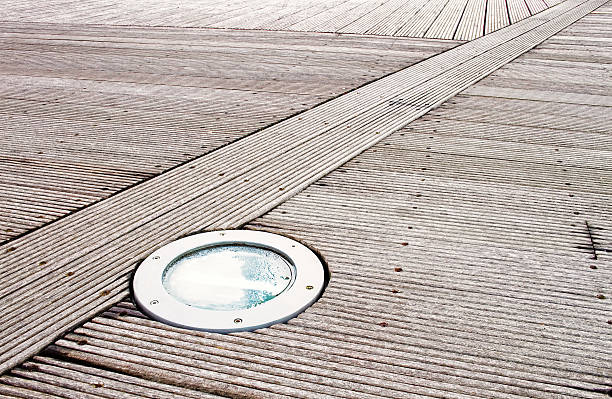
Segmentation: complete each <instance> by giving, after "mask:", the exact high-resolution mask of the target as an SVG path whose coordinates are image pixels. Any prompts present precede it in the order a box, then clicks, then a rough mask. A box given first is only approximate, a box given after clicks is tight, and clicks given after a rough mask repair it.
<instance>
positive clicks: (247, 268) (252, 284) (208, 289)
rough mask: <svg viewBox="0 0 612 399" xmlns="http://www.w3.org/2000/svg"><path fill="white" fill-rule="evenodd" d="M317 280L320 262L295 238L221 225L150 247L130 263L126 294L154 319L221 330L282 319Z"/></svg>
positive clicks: (309, 296)
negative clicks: (130, 290) (133, 264)
mask: <svg viewBox="0 0 612 399" xmlns="http://www.w3.org/2000/svg"><path fill="white" fill-rule="evenodd" d="M324 286H325V268H324V266H323V264H322V263H321V261H320V260H319V258H318V257H317V256H316V255H315V254H314V253H313V252H312V251H311V250H310V249H308V248H307V247H306V246H304V245H302V244H300V243H299V242H297V241H294V240H292V239H290V238H287V237H284V236H280V235H277V234H272V233H267V232H262V231H252V230H225V231H214V232H208V233H202V234H196V235H193V236H189V237H185V238H182V239H180V240H177V241H174V242H171V243H170V244H167V245H165V246H163V247H162V248H160V249H158V250H157V251H155V252H153V253H152V254H151V255H149V256H148V257H147V258H146V259H145V260H144V261H143V262H142V264H141V265H140V266H139V267H138V269H137V270H136V273H135V275H134V282H133V291H134V292H133V294H134V299H135V300H136V303H137V304H138V306H139V307H140V308H141V309H142V310H143V311H144V312H145V313H147V314H148V315H149V316H151V317H152V318H154V319H156V320H159V321H162V322H164V323H167V324H171V325H174V326H179V327H185V328H190V329H196V330H204V331H212V332H221V333H228V332H235V331H245V330H255V329H258V328H263V327H267V326H270V325H272V324H276V323H282V322H285V321H287V320H289V319H291V318H293V317H295V316H296V315H298V314H299V313H301V312H303V311H304V310H305V309H306V308H307V307H309V306H310V305H312V303H314V302H315V301H316V300H317V299H318V297H319V296H320V295H321V292H322V291H323V288H324Z"/></svg>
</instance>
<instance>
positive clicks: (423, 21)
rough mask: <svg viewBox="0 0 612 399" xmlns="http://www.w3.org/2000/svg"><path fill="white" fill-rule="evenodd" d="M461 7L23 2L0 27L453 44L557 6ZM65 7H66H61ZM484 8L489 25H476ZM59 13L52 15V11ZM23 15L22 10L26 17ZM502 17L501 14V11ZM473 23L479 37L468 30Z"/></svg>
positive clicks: (359, 2) (404, 1)
mask: <svg viewBox="0 0 612 399" xmlns="http://www.w3.org/2000/svg"><path fill="white" fill-rule="evenodd" d="M466 2H467V0H432V1H424V0H334V1H329V0H327V1H321V0H310V1H303V0H300V1H298V0H286V1H277V0H274V1H265V2H256V3H253V2H248V1H245V0H232V1H226V2H223V3H219V2H216V1H214V0H201V1H197V2H196V1H185V2H181V4H177V5H175V3H173V2H169V1H167V0H159V1H154V2H143V1H134V0H132V1H129V2H119V3H115V2H113V1H111V0H87V1H82V2H70V3H67V2H65V1H64V0H50V1H48V2H45V3H44V4H40V3H37V2H34V1H33V0H26V1H25V2H19V3H17V2H8V3H7V4H6V6H5V7H4V9H3V10H2V14H0V20H4V21H21V22H48V23H52V22H61V23H73V24H115V25H130V26H135V25H138V26H160V27H161V26H164V27H165V26H184V27H214V28H236V29H265V30H291V31H305V32H309V31H314V32H339V33H361V34H368V35H390V36H410V37H423V35H425V34H426V33H427V36H426V37H432V38H437V39H452V38H453V35H454V33H455V30H456V29H457V26H460V25H462V26H463V28H462V33H461V36H462V37H465V38H466V39H468V40H469V39H472V38H476V37H480V36H482V35H484V34H485V33H489V32H491V31H493V30H496V29H500V28H502V27H504V26H506V25H508V24H509V23H515V22H517V21H519V20H521V19H523V18H526V17H528V16H531V15H534V14H537V13H539V12H542V11H543V10H545V9H547V8H549V7H552V6H554V5H556V4H558V3H560V2H561V0H547V1H546V2H545V1H544V0H489V1H481V2H480V4H473V5H472V6H471V7H468V8H466V7H465V5H466ZM65 3H66V4H70V6H66V5H65ZM481 6H482V7H486V8H487V10H488V11H487V15H488V18H487V22H486V24H485V20H484V17H482V18H481V13H482V10H481ZM59 9H62V10H64V11H63V12H62V13H61V15H55V14H54V13H56V12H57V10H59ZM24 10H28V12H27V13H25V12H24ZM506 10H507V11H506ZM474 20H477V21H479V22H478V24H479V29H469V32H466V31H465V30H466V29H467V26H471V25H472V24H473V23H474Z"/></svg>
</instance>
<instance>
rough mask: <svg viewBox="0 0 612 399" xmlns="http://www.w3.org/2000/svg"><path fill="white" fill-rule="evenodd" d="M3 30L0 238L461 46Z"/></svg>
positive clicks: (292, 36)
mask: <svg viewBox="0 0 612 399" xmlns="http://www.w3.org/2000/svg"><path fill="white" fill-rule="evenodd" d="M0 38H1V39H0V40H1V43H2V44H1V45H0V56H1V57H0V87H2V89H1V90H0V118H1V119H2V121H3V124H2V126H1V127H0V147H2V148H4V149H5V151H3V152H2V156H1V158H0V187H1V189H2V202H0V242H3V241H7V240H9V239H10V238H12V237H15V236H18V235H20V234H24V233H26V232H27V231H30V230H32V229H35V228H38V227H40V226H41V225H43V224H45V223H49V222H52V221H54V220H56V219H57V218H59V217H62V216H65V215H66V214H69V213H71V212H74V211H75V210H77V209H79V208H82V207H84V206H87V205H90V204H91V203H93V202H95V201H98V200H101V199H104V198H107V197H109V196H110V195H112V194H113V193H115V192H117V191H120V190H123V189H125V188H127V187H129V186H131V185H133V184H137V183H138V182H141V181H143V180H145V179H148V178H151V177H153V176H155V175H158V174H159V173H161V172H162V171H164V170H167V169H169V168H171V167H174V166H176V165H177V164H180V163H183V162H186V161H188V160H190V159H193V158H194V157H197V156H201V155H202V154H205V153H207V152H210V151H212V150H214V149H216V148H218V147H220V146H222V145H225V144H228V143H230V142H232V141H234V140H236V139H238V138H240V137H243V136H244V135H246V134H248V133H251V132H253V131H255V130H258V129H260V128H263V127H265V126H267V125H270V124H272V123H274V122H276V121H278V120H281V119H284V118H286V117H289V116H291V115H293V114H296V113H298V112H301V111H303V110H305V109H308V108H311V107H312V106H314V105H316V104H318V103H320V102H322V101H325V100H328V99H330V98H333V97H336V96H338V95H339V94H340V93H343V92H345V91H347V90H349V89H351V88H353V87H356V86H360V85H362V84H365V83H367V82H368V81H371V80H372V79H375V78H379V77H381V76H383V75H385V74H388V73H391V72H395V71H397V70H398V69H401V68H404V67H407V66H410V65H411V64H413V63H415V62H417V61H420V60H422V59H424V58H427V57H430V56H432V55H435V54H437V53H439V52H441V51H444V50H447V49H449V48H451V47H453V46H454V45H456V44H457V43H456V42H442V41H438V40H420V39H404V40H399V41H398V40H394V39H391V38H376V39H374V40H370V39H369V38H365V37H359V36H351V37H342V38H341V37H337V36H334V35H330V34H313V33H289V32H261V33H257V34H254V33H252V32H250V33H249V32H245V31H219V30H210V29H197V30H195V29H182V28H175V29H159V28H158V29H156V28H126V27H111V26H107V27H95V28H94V27H89V26H85V25H71V26H70V29H69V31H66V26H64V25H59V24H15V23H12V24H9V23H4V24H2V23H0ZM382 60H384V62H382ZM264 64H265V65H264Z"/></svg>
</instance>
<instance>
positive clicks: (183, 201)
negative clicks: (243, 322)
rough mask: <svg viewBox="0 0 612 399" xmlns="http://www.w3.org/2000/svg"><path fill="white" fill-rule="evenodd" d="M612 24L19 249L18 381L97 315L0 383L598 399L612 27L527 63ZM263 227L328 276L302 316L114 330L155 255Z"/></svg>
mask: <svg viewBox="0 0 612 399" xmlns="http://www.w3.org/2000/svg"><path fill="white" fill-rule="evenodd" d="M603 3H604V2H603V1H601V2H597V1H587V2H581V1H575V0H568V1H567V2H565V3H563V4H562V5H560V6H559V7H556V8H554V9H551V10H549V12H543V13H542V14H541V19H540V18H539V19H537V20H525V21H523V22H524V23H517V24H516V25H514V26H513V27H512V28H511V29H509V30H506V31H499V32H496V33H493V34H491V35H488V36H486V37H484V38H482V39H479V40H476V41H473V42H470V43H468V44H466V45H463V46H461V47H457V48H455V49H453V50H449V51H447V52H446V53H443V54H441V55H439V56H436V57H433V58H430V59H429V60H426V61H424V62H422V63H420V64H417V65H415V66H413V67H411V68H408V69H406V70H405V71H402V72H399V73H396V74H393V75H390V76H388V77H386V78H384V79H381V80H380V81H377V82H375V83H372V84H370V85H368V86H365V87H363V88H360V89H358V90H355V91H353V92H351V93H348V94H346V95H345V96H342V97H340V98H338V99H335V100H333V101H330V102H328V103H326V104H323V105H320V106H319V107H316V108H314V109H312V110H310V111H307V112H304V113H302V114H300V115H298V116H296V117H294V118H291V119H288V120H287V121H284V122H282V123H280V124H278V125H275V126H272V127H270V128H268V129H265V130H262V131H261V132H258V133H257V134H254V135H251V136H249V137H246V138H244V139H242V140H239V141H237V142H235V143H233V144H231V145H229V146H226V147H223V148H221V149H218V150H216V151H214V152H212V153H211V154H209V155H207V156H206V157H202V158H201V159H198V160H194V161H192V162H190V163H188V164H186V165H184V166H181V167H179V168H176V169H174V170H172V171H169V172H167V173H165V174H163V175H161V176H159V177H157V178H155V179H151V180H149V181H148V182H146V183H143V184H141V185H138V186H135V187H134V188H132V189H130V190H126V191H125V192H123V193H121V194H119V195H116V196H113V197H111V198H110V199H108V200H106V201H102V202H100V203H98V204H95V205H93V206H90V207H87V208H85V209H84V210H83V211H80V212H77V213H75V214H74V215H71V216H69V217H66V218H64V219H62V220H60V221H58V222H56V223H53V224H51V225H49V226H46V227H45V228H41V229H39V230H36V231H35V232H33V233H31V234H28V235H26V236H24V237H22V238H20V239H17V240H15V241H14V242H13V243H11V246H8V245H5V246H3V247H1V248H0V249H1V250H2V254H1V255H0V256H2V265H3V266H4V265H11V267H10V268H9V267H3V269H2V273H3V274H2V287H1V289H2V295H3V299H4V301H3V303H2V319H1V321H2V323H3V327H4V328H3V330H2V336H0V339H1V341H0V342H1V344H2V358H1V359H2V362H3V363H2V364H3V367H5V368H6V367H9V366H14V365H16V364H18V363H21V362H22V361H23V360H24V359H25V358H26V357H29V356H30V355H34V354H35V353H37V352H38V351H39V350H40V349H42V348H43V347H44V346H46V344H47V343H49V342H51V341H52V340H54V339H55V337H57V336H58V335H59V334H62V333H63V332H64V331H66V330H67V329H68V328H70V327H72V326H74V325H75V324H77V323H80V322H83V321H85V320H87V319H88V318H90V317H92V316H94V315H97V316H96V317H94V318H93V319H91V320H90V321H88V322H86V323H85V324H84V325H82V326H81V327H79V328H77V329H76V330H74V331H73V332H71V333H69V334H67V335H65V336H64V337H63V338H62V339H60V340H57V341H55V342H54V344H53V345H52V346H50V347H47V348H46V350H44V351H43V353H42V354H40V355H39V356H37V357H35V358H33V359H31V360H30V361H28V362H26V363H24V364H22V365H21V366H19V367H17V368H14V369H12V370H11V371H10V372H8V373H6V374H4V375H3V376H2V377H0V381H1V382H2V385H0V393H2V394H6V395H7V397H11V396H13V397H41V396H42V393H46V394H51V395H54V396H55V397H70V398H72V397H87V398H90V397H91V398H94V397H133V395H142V396H144V397H147V396H146V395H149V396H152V395H154V394H153V391H154V390H157V389H158V390H160V391H163V392H168V393H171V394H175V395H177V396H179V397H193V396H194V395H196V394H199V393H200V392H206V393H207V394H212V395H221V396H232V397H266V398H267V397H270V398H273V397H286V396H293V397H316V398H323V397H330V398H333V397H335V398H338V397H344V398H352V397H364V398H368V397H371V398H380V397H389V398H397V397H406V398H410V397H444V398H447V397H453V398H468V397H470V398H473V397H481V398H517V397H536V398H565V397H577V398H598V397H602V395H605V394H606V392H608V390H609V388H610V380H609V376H610V373H609V372H610V362H609V357H610V354H611V352H612V347H611V345H610V340H609V337H610V328H611V326H610V322H611V321H610V320H609V309H610V305H609V303H610V302H609V301H610V299H609V298H610V294H611V293H610V292H609V284H608V282H609V281H610V271H609V265H610V262H611V261H610V243H611V236H610V228H611V227H612V226H610V223H609V220H608V219H609V218H607V217H606V216H607V215H609V214H610V203H611V201H610V196H611V195H612V186H611V185H610V180H611V179H610V177H611V176H610V175H611V174H612V173H611V171H610V166H609V165H610V162H609V159H610V157H611V154H610V151H609V150H608V149H607V148H606V147H605V144H606V143H607V142H608V141H609V134H608V133H609V123H610V122H609V118H607V117H606V115H609V108H610V106H611V104H610V90H609V87H610V86H609V85H610V80H609V79H608V80H606V79H605V77H606V76H609V67H608V66H607V65H606V64H605V63H602V62H601V61H600V57H601V56H602V55H605V54H607V53H609V51H608V50H607V49H608V48H609V42H608V41H606V39H605V38H606V37H609V32H610V24H609V20H610V15H611V13H610V6H609V5H607V6H604V7H602V8H600V9H599V12H596V13H593V14H591V15H589V16H588V17H585V18H584V19H582V20H581V21H580V22H578V23H577V24H575V25H573V26H571V27H570V28H568V29H565V30H564V31H562V32H561V33H560V34H558V35H556V36H554V37H552V38H551V39H550V40H548V41H545V42H544V44H542V45H541V46H538V47H537V48H535V49H534V50H532V51H528V50H529V49H531V48H532V47H533V46H535V45H537V44H538V43H540V42H541V41H543V40H545V39H546V38H547V37H549V36H551V35H553V34H555V33H556V32H558V31H559V30H561V29H563V28H565V27H566V26H567V25H569V24H571V23H572V22H574V21H575V20H576V19H579V18H581V17H582V16H583V15H585V14H587V13H589V12H591V11H592V10H593V9H595V8H597V7H598V6H599V5H601V4H603ZM547 21H548V22H547ZM594 26H596V27H598V30H597V32H598V33H597V34H595V35H593V36H591V35H590V33H588V32H589V29H591V28H593V27H594ZM551 46H552V47H553V48H558V47H563V48H564V50H560V51H558V55H557V57H554V58H551V57H549V53H550V51H549V50H550V48H551ZM584 47H588V50H589V51H585V49H584ZM525 51H528V52H527V53H526V54H524V55H522V56H521V57H520V58H518V59H517V60H514V61H512V60H513V59H514V58H516V57H517V56H519V55H520V54H522V53H524V52H525ZM510 61H512V62H510ZM508 62H510V64H507V63H508ZM504 64H507V65H506V67H503V68H502V69H500V70H498V71H497V72H496V73H494V74H493V75H491V76H490V77H489V78H487V79H485V80H483V81H481V82H480V83H478V84H477V85H475V86H473V84H474V83H475V82H476V81H478V80H480V79H482V78H483V77H484V76H486V75H487V74H489V73H491V72H493V71H495V70H496V69H498V68H500V67H502V66H503V65H504ZM530 65H534V66H537V68H535V69H534V72H533V73H531V74H530V73H527V72H525V69H526V68H527V69H528V70H529V66H530ZM572 74H573V75H572ZM551 76H558V78H559V79H558V80H559V81H561V82H562V83H560V84H558V85H555V86H553V87H551V85H550V79H551ZM572 76H576V78H575V79H572V78H571V77H572ZM578 76H581V77H582V80H579V78H578ZM466 88H467V90H465V89H466ZM458 92H463V93H462V94H460V95H458V96H455V97H454V98H453V99H452V100H450V101H448V102H446V103H445V104H444V105H442V106H441V107H439V108H436V109H433V111H432V108H434V106H435V105H436V104H438V103H442V102H444V101H445V100H446V99H448V98H449V97H453V95H455V94H456V93H458ZM466 110H467V111H466ZM428 111H429V113H427V112H428ZM424 114H425V116H424V117H422V118H420V119H417V118H419V116H423V115H424ZM415 119H416V120H415ZM411 121H412V123H410V122H411ZM408 123H410V124H408ZM407 124H408V126H406V125H407ZM404 126H405V127H404ZM301 127H302V128H304V130H300V129H301ZM402 127H404V128H403V129H401V130H399V131H398V129H400V128H402ZM315 132H317V133H315ZM394 132H395V133H394ZM272 137H273V138H274V140H272V139H271V138H272ZM287 143H293V145H292V146H290V147H287ZM372 146H373V147H372ZM260 148H266V151H268V157H265V158H263V159H261V160H260V163H256V164H253V163H252V160H253V159H254V158H253V154H257V153H259V154H260V153H261V152H258V150H259V149H260ZM368 148H369V150H368ZM364 150H366V151H365V152H363V151H364ZM358 154H361V155H359V156H357V157H355V156H356V155H358ZM352 158H354V159H352ZM351 159H352V160H351ZM248 160H251V161H248ZM348 160H350V162H348V163H346V161H348ZM249 162H251V163H249ZM330 172H331V173H330ZM323 176H325V177H324V178H322V179H321V177H323ZM198 178H200V179H202V180H201V181H198V180H197V179H198ZM177 182H180V184H177ZM314 182H316V183H315V184H312V185H311V183H314ZM308 186H309V187H308ZM306 187H308V188H307V189H305V190H304V188H306ZM185 195H189V196H190V197H189V198H186V197H185ZM279 204H280V206H279ZM136 205H137V206H136ZM269 210H270V212H267V213H266V211H269ZM262 214H263V216H261V217H259V218H257V219H255V220H253V219H254V218H256V217H257V216H260V215H262ZM246 222H250V224H249V225H248V226H247V227H248V228H256V229H266V230H270V231H278V232H281V233H284V234H289V235H291V236H294V237H297V238H299V239H301V240H303V241H305V242H306V243H308V244H309V245H312V246H314V247H315V248H317V249H318V250H319V251H320V252H321V253H322V255H323V256H324V257H325V259H326V260H327V262H328V263H329V266H330V269H331V272H332V279H331V282H330V285H329V287H328V288H327V290H326V291H325V293H324V295H323V297H322V298H321V300H320V301H319V302H317V303H316V304H315V305H314V306H312V307H311V308H309V309H308V310H307V311H306V312H305V313H303V314H302V315H300V317H298V318H296V319H293V320H291V321H290V322H289V323H287V324H282V325H276V326H273V327H271V328H268V329H263V330H259V331H257V332H252V333H240V334H233V335H216V334H207V333H197V332H190V331H185V330H180V329H175V328H172V327H168V326H165V325H163V324H160V323H157V322H153V321H151V320H148V319H147V318H143V317H142V315H140V314H139V313H138V312H137V311H136V310H135V309H134V308H133V306H132V305H130V304H129V303H126V302H123V303H120V304H119V305H117V306H115V307H114V308H112V309H111V310H110V311H108V312H105V313H102V314H98V313H99V311H100V310H101V309H103V308H105V307H106V306H108V305H109V304H111V303H113V302H116V301H117V298H121V297H123V296H125V294H126V288H127V282H128V277H129V273H130V272H131V271H132V269H133V266H134V264H135V261H136V260H137V259H138V258H140V257H142V256H144V255H146V253H149V252H150V251H151V250H153V249H154V248H155V247H157V246H159V245H162V244H163V243H165V242H168V241H169V240H172V239H174V238H176V237H177V236H180V235H181V234H184V233H190V232H193V231H197V230H199V229H202V228H206V229H212V228H220V227H232V226H234V227H235V226H240V225H242V224H244V223H246ZM92 223H94V224H93V225H92ZM42 262H44V263H42ZM41 263H42V264H41ZM124 375H125V376H126V377H125V378H126V379H125V380H122V378H123V376H124ZM128 378H129V380H128ZM176 387H180V390H179V388H176ZM173 390H174V391H173ZM139 392H142V393H139ZM130 395H132V396H130ZM190 395H191V396H190ZM51 397H53V396H51Z"/></svg>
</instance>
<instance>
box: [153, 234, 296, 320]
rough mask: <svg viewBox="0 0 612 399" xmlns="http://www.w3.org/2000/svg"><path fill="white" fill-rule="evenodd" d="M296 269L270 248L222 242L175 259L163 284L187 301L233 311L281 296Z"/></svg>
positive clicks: (169, 290)
mask: <svg viewBox="0 0 612 399" xmlns="http://www.w3.org/2000/svg"><path fill="white" fill-rule="evenodd" d="M293 269H294V268H293V266H292V265H291V264H290V263H289V262H288V261H287V260H286V259H285V258H284V257H283V256H281V255H279V254H278V253H276V252H274V251H271V250H269V249H265V248H259V247H253V246H246V245H223V246H215V247H209V248H201V249H197V250H195V251H192V252H189V253H187V254H184V255H182V256H181V257H179V258H178V259H176V260H174V261H173V262H172V263H170V264H169V265H168V266H167V267H166V269H165V270H164V273H163V275H162V284H163V286H164V288H165V289H166V291H167V292H168V293H169V294H170V295H172V296H173V297H174V298H176V299H177V300H179V301H181V302H182V303H184V304H186V305H190V306H195V307H198V308H201V309H208V310H216V311H233V310H239V309H249V308H252V307H255V306H257V305H260V304H262V303H264V302H267V301H269V300H270V299H272V298H274V297H276V296H278V295H279V294H280V293H282V292H283V291H285V290H286V289H287V288H288V287H289V286H290V284H291V282H292V278H293V276H294V275H295V272H294V270H293Z"/></svg>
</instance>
